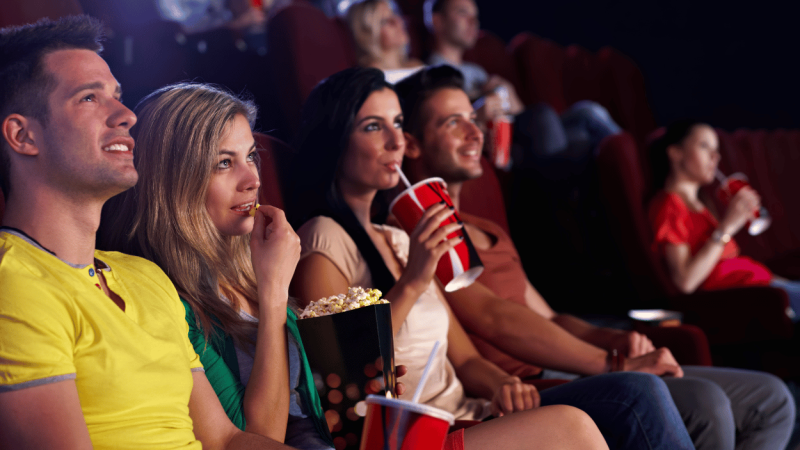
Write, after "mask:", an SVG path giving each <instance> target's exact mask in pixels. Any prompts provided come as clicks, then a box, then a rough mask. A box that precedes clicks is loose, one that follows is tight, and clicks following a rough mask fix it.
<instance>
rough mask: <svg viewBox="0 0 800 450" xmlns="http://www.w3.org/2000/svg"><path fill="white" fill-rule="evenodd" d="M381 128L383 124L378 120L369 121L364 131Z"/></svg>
mask: <svg viewBox="0 0 800 450" xmlns="http://www.w3.org/2000/svg"><path fill="white" fill-rule="evenodd" d="M380 129H381V126H380V125H379V124H378V122H372V123H368V124H367V126H365V127H364V131H378V130H380Z"/></svg>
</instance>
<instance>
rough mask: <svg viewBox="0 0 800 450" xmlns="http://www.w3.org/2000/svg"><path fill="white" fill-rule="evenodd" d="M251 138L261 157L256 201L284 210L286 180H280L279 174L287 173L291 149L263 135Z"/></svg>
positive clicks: (283, 143) (254, 135)
mask: <svg viewBox="0 0 800 450" xmlns="http://www.w3.org/2000/svg"><path fill="white" fill-rule="evenodd" d="M253 137H254V138H255V140H256V145H257V146H258V150H259V156H260V157H261V162H260V167H259V173H260V176H261V189H260V192H259V198H258V201H259V203H261V204H265V205H272V206H274V207H276V208H280V209H285V206H286V203H285V202H284V198H283V193H284V192H285V189H284V186H285V184H284V183H285V182H286V180H283V179H282V178H281V174H282V173H283V174H285V173H288V167H289V164H290V162H291V157H292V155H293V151H292V148H291V147H290V146H289V145H287V144H286V143H285V142H283V141H281V140H280V139H277V138H274V137H272V136H270V135H267V134H264V133H253Z"/></svg>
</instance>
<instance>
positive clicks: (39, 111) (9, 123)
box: [0, 17, 288, 449]
mask: <svg viewBox="0 0 800 450" xmlns="http://www.w3.org/2000/svg"><path fill="white" fill-rule="evenodd" d="M100 29H101V27H100V24H99V23H98V22H97V21H96V20H94V19H91V18H88V17H70V18H65V19H61V20H59V21H56V22H53V21H43V22H39V23H37V24H35V25H27V26H24V27H18V28H6V29H2V30H0V120H1V121H2V122H1V123H2V129H1V130H0V131H2V137H3V139H0V186H1V187H2V190H3V194H4V196H5V198H6V210H5V216H4V217H3V227H2V228H0V446H2V447H3V448H15V449H17V448H37V449H38V448H47V449H62V448H64V449H77V448H81V449H82V448H92V447H97V448H131V449H134V448H135V449H139V448H170V449H178V448H180V449H200V448H201V442H202V448H226V449H227V448H276V449H277V448H288V447H285V446H283V445H281V444H279V443H277V442H275V441H271V440H269V439H267V438H263V437H261V436H256V435H252V434H248V433H244V432H241V431H240V430H239V429H238V428H236V427H235V426H234V425H233V424H232V423H231V422H230V420H229V419H228V417H227V415H226V414H225V412H224V410H223V409H222V407H221V406H220V404H219V401H218V400H217V396H216V395H215V393H214V391H213V390H212V389H211V387H210V385H209V384H208V381H207V380H206V378H205V374H204V372H203V369H202V365H201V364H200V362H199V359H198V357H197V355H196V354H195V352H194V350H193V348H192V346H191V344H190V343H189V341H188V337H187V331H188V328H187V324H186V322H185V320H184V310H183V307H182V306H181V303H180V301H179V299H178V294H177V292H176V291H175V288H174V287H173V285H172V283H170V281H169V279H168V278H167V276H166V275H165V274H164V273H163V272H162V271H161V270H160V269H159V268H158V267H156V266H155V265H154V264H152V263H150V262H148V261H145V260H143V259H140V258H136V257H132V256H127V255H122V254H120V253H114V252H101V251H96V250H95V248H94V247H95V233H96V231H97V229H98V227H99V225H100V211H101V208H102V206H103V204H104V203H105V201H106V200H108V199H109V198H110V197H112V196H113V195H115V194H118V193H120V192H122V191H124V190H126V189H128V188H130V187H131V186H133V185H134V184H135V183H136V180H137V173H136V169H135V168H134V165H133V148H134V142H133V139H131V137H130V134H129V130H130V128H131V127H132V126H133V124H134V123H135V122H136V116H135V115H134V114H133V112H131V111H130V110H129V109H128V108H126V107H125V106H124V105H123V104H122V103H121V102H120V87H119V84H118V83H117V81H116V79H115V78H114V76H113V75H112V74H111V71H110V70H109V68H108V65H107V64H106V63H105V61H103V59H102V58H101V57H100V56H99V55H98V52H99V51H100V50H101V45H100V36H101V33H100Z"/></svg>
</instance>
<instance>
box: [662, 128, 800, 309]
mask: <svg viewBox="0 0 800 450" xmlns="http://www.w3.org/2000/svg"><path fill="white" fill-rule="evenodd" d="M719 160H720V154H719V141H718V139H717V134H716V132H715V131H714V129H713V128H711V127H710V126H709V125H707V124H704V123H700V122H694V121H681V122H676V123H674V124H672V125H670V126H669V127H668V128H667V130H666V132H665V133H664V135H663V136H662V137H660V138H659V139H657V140H656V141H655V142H653V144H652V145H651V148H650V161H651V164H652V169H653V182H654V186H657V187H660V188H661V190H659V191H658V192H657V193H656V195H655V196H654V197H653V199H652V200H651V202H650V210H649V216H650V223H651V225H652V227H653V232H654V235H655V238H654V242H653V249H654V251H656V252H658V253H659V254H660V255H661V256H662V257H663V258H664V260H665V261H666V263H667V268H668V270H669V274H670V276H671V278H672V281H673V282H674V283H675V286H676V287H677V288H678V290H680V291H681V292H684V293H691V292H694V291H696V290H698V289H700V290H712V289H726V288H734V287H743V286H767V285H772V286H776V287H779V288H782V289H784V290H785V291H786V292H787V294H788V295H789V299H790V305H791V307H792V309H793V310H794V311H798V312H800V283H798V282H793V281H789V280H785V279H782V278H779V277H777V276H775V275H773V274H772V272H770V270H769V269H767V268H766V267H765V266H764V265H763V264H761V263H759V262H756V261H754V260H752V259H750V258H748V257H746V256H742V255H741V254H740V251H739V246H738V245H737V244H736V241H734V240H733V236H734V235H735V234H736V233H738V232H739V231H740V230H741V229H742V228H743V227H744V226H745V224H747V223H748V222H749V221H750V220H752V219H753V218H754V217H755V213H756V211H758V209H759V208H760V207H761V199H760V198H759V196H758V194H757V193H756V191H754V190H753V189H752V188H751V187H749V186H745V187H743V188H742V189H741V190H739V191H738V192H737V193H736V194H735V195H734V196H733V197H732V198H731V200H730V202H729V203H728V207H727V209H726V210H725V211H724V213H723V214H722V215H721V216H720V217H721V218H720V219H719V220H718V219H717V218H715V217H714V215H712V214H711V212H709V210H708V208H706V205H705V204H703V202H702V201H701V200H700V198H699V197H698V193H699V191H700V188H701V187H702V186H704V185H707V184H710V183H712V182H713V181H714V178H715V174H716V171H717V165H718V164H719ZM788 313H790V315H791V316H792V319H793V320H795V321H797V319H798V317H797V315H796V314H794V313H793V311H792V312H788Z"/></svg>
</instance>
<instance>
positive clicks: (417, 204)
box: [389, 178, 483, 292]
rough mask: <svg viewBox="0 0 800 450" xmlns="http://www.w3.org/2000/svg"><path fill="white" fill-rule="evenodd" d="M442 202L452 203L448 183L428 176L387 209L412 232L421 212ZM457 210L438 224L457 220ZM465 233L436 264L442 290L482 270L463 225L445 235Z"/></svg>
mask: <svg viewBox="0 0 800 450" xmlns="http://www.w3.org/2000/svg"><path fill="white" fill-rule="evenodd" d="M441 202H445V203H446V204H447V205H448V206H451V207H452V206H453V201H452V200H451V199H450V194H448V193H447V184H446V183H445V182H444V180H442V179H441V178H428V179H427V180H422V181H420V182H419V183H417V184H415V185H413V186H411V188H409V189H406V190H405V191H403V192H402V193H401V194H400V195H398V196H397V198H395V199H394V200H393V201H392V203H391V205H389V210H390V211H391V212H392V214H394V216H395V217H396V218H397V220H398V222H400V226H401V227H403V229H404V230H405V231H406V232H407V233H409V234H411V232H412V231H413V230H414V228H415V227H416V226H417V223H418V222H419V220H420V219H421V218H422V214H423V213H424V212H425V211H426V210H427V209H428V208H430V207H431V206H433V205H435V204H437V203H441ZM460 220H461V219H460V218H459V216H458V211H456V212H455V213H453V215H451V216H449V217H448V218H447V219H445V220H444V221H443V222H442V223H441V224H440V225H439V226H440V227H442V226H445V225H447V224H450V223H454V222H457V221H460ZM458 236H464V240H463V241H461V242H460V243H459V244H458V245H456V246H455V248H453V249H452V250H449V251H448V252H447V253H445V254H444V256H442V259H440V260H439V264H438V266H436V277H437V278H439V281H441V282H442V284H443V285H444V290H445V291H447V292H453V291H456V290H458V289H461V288H463V287H467V286H469V285H470V284H472V283H473V282H474V281H475V279H476V278H478V277H479V276H480V274H481V273H483V264H482V263H481V260H480V258H478V252H476V251H475V247H474V246H473V245H472V241H470V239H469V235H468V234H467V233H466V231H465V230H464V228H463V227H462V228H459V229H458V230H456V231H455V232H453V233H450V234H448V235H447V238H448V239H452V238H455V237H458Z"/></svg>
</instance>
